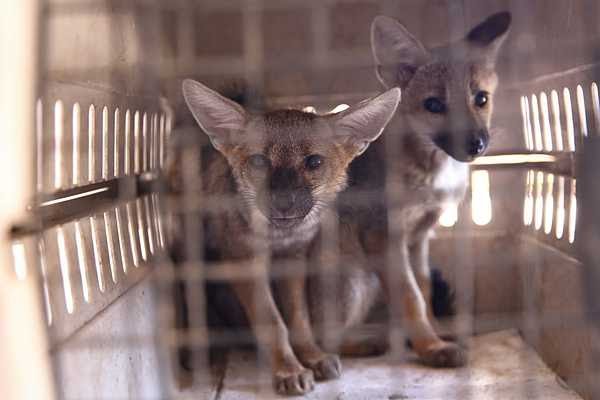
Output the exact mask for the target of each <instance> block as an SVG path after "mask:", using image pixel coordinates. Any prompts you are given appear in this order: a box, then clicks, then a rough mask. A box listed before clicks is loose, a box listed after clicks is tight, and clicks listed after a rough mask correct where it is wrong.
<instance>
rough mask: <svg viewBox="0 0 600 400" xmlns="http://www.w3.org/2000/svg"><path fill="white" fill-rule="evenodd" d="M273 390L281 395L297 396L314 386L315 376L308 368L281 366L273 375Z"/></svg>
mask: <svg viewBox="0 0 600 400" xmlns="http://www.w3.org/2000/svg"><path fill="white" fill-rule="evenodd" d="M273 385H274V386H275V391H276V392H277V393H279V394H282V395H288V396H299V395H303V394H306V393H308V392H311V391H312V390H313V389H314V388H315V378H314V375H313V372H312V371H311V370H310V369H306V368H302V367H281V368H279V370H277V371H275V376H274V377H273Z"/></svg>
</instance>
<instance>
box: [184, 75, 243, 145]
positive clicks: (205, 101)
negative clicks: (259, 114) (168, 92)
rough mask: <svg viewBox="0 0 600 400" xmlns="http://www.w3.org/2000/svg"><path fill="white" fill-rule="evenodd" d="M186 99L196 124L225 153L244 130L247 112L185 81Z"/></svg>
mask: <svg viewBox="0 0 600 400" xmlns="http://www.w3.org/2000/svg"><path fill="white" fill-rule="evenodd" d="M183 97H184V99H185V102H186V103H187V105H188V107H189V109H190V111H191V112H192V114H193V115H194V118H195V119H196V122H198V125H200V128H202V129H203V130H204V131H205V132H206V133H207V134H208V137H209V138H210V141H211V142H212V144H213V146H215V148H216V149H217V150H219V151H223V150H225V149H226V148H227V147H228V146H229V145H231V144H232V142H233V141H234V140H235V135H236V134H239V133H240V132H241V131H242V130H243V129H244V125H245V123H246V112H245V111H244V109H243V108H242V107H241V106H240V105H239V104H237V103H235V102H233V101H231V100H229V99H227V98H225V97H223V96H221V95H220V94H218V93H217V92H215V91H214V90H211V89H209V88H208V87H206V86H204V85H203V84H201V83H199V82H196V81H193V80H191V79H186V80H184V81H183Z"/></svg>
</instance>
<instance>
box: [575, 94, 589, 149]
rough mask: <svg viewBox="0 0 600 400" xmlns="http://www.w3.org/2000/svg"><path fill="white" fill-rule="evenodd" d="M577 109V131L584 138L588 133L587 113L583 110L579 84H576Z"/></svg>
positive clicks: (582, 95)
mask: <svg viewBox="0 0 600 400" xmlns="http://www.w3.org/2000/svg"><path fill="white" fill-rule="evenodd" d="M577 111H578V113H579V132H580V134H581V138H584V137H587V135H588V126H587V115H586V111H585V97H584V94H583V88H582V87H581V85H577Z"/></svg>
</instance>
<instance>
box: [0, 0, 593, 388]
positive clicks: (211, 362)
mask: <svg viewBox="0 0 600 400" xmlns="http://www.w3.org/2000/svg"><path fill="white" fill-rule="evenodd" d="M0 7H1V8H2V10H3V12H2V13H1V14H0V21H1V23H0V29H1V31H2V34H1V35H0V50H1V51H2V54H3V56H4V57H3V62H2V64H1V65H0V82H1V85H0V87H1V88H2V91H1V97H0V108H1V110H2V113H1V117H0V127H1V132H2V136H1V137H2V148H3V149H4V152H3V157H2V159H3V161H2V163H3V164H2V165H3V167H2V168H1V169H0V177H1V179H2V182H3V185H2V189H1V190H2V195H1V198H2V203H1V205H0V216H1V217H0V222H1V223H2V228H3V229H4V231H3V232H4V235H3V239H2V241H1V244H2V247H1V253H0V254H1V255H2V266H1V268H0V271H1V272H0V321H1V322H0V364H1V365H3V369H2V371H1V372H0V393H1V396H0V397H2V398H3V399H26V398H31V399H53V398H57V399H126V398H127V399H159V398H160V399H163V398H169V399H188V398H189V399H192V398H193V399H222V400H224V399H267V398H279V397H281V395H279V394H277V393H276V391H275V390H274V387H273V383H272V375H271V370H270V368H269V359H268V357H267V356H266V355H265V354H263V353H262V352H261V351H257V349H256V346H255V340H254V335H253V334H252V332H251V330H250V328H249V327H248V326H247V325H243V324H242V325H239V326H238V325H236V326H232V325H229V324H221V323H220V322H221V321H222V320H223V319H227V318H224V316H223V315H222V313H223V312H224V311H223V308H222V307H219V304H218V303H219V299H220V297H219V296H221V294H222V293H221V291H220V290H221V289H222V287H223V286H226V283H227V282H228V281H232V280H236V279H238V280H241V279H251V278H252V274H256V273H258V272H257V271H259V270H261V268H263V267H264V266H265V265H262V264H261V260H263V259H262V258H260V257H257V258H256V260H258V261H256V260H255V261H254V262H252V263H248V265H246V268H243V267H242V266H240V265H230V264H231V263H227V262H222V263H219V262H214V261H207V260H206V257H204V254H203V251H204V245H203V241H204V240H205V239H206V238H205V234H206V235H209V234H210V232H207V231H205V227H206V226H205V224H203V222H202V218H201V216H202V215H203V214H202V213H203V212H208V211H207V210H213V209H215V210H216V209H219V207H220V208H221V209H222V208H227V207H229V205H228V204H230V203H227V199H223V200H222V202H221V200H220V199H216V200H215V199H212V201H211V199H207V198H205V197H204V196H203V195H202V191H200V190H199V189H198V188H199V187H201V185H202V184H203V183H202V177H201V174H198V173H197V172H198V171H200V170H201V169H202V165H203V164H202V163H201V160H200V156H201V153H202V151H203V150H202V146H204V144H207V143H208V141H207V140H206V135H205V134H204V133H203V132H202V130H201V129H200V128H199V127H198V125H197V124H196V122H195V121H194V118H193V116H192V114H191V113H190V111H189V109H188V107H187V105H186V103H185V101H184V97H183V96H182V81H183V80H184V79H189V78H191V79H194V80H196V81H198V82H202V83H203V84H205V85H207V86H208V87H210V88H212V89H214V90H216V91H218V92H221V93H222V94H223V95H226V96H233V97H232V98H233V99H234V100H237V101H240V102H243V103H244V106H245V107H247V108H249V109H277V108H293V109H298V110H304V111H306V112H313V113H318V114H326V113H337V112H343V111H344V110H346V109H347V108H348V106H349V105H350V106H352V105H353V104H356V103H358V102H360V101H362V100H363V99H367V98H371V97H373V96H375V95H377V94H379V93H381V92H383V88H382V86H381V84H380V83H379V81H378V79H377V76H376V73H375V61H374V58H373V54H372V50H371V24H372V21H373V20H374V19H375V17H377V16H379V15H384V16H388V17H392V18H394V19H396V20H398V21H400V22H401V23H402V24H403V25H404V26H405V27H406V29H407V30H408V31H409V32H410V33H411V34H412V35H413V36H414V37H415V38H417V39H418V40H419V41H420V42H422V43H423V44H424V46H425V47H426V48H427V49H430V48H435V47H436V46H441V45H444V44H447V43H449V42H452V41H458V40H461V39H462V38H463V37H465V35H466V34H467V32H469V30H470V29H472V28H473V27H475V26H476V25H477V24H479V23H480V22H481V21H484V20H485V19H486V18H488V17H489V16H490V15H492V14H494V13H498V12H502V11H509V12H510V13H511V15H512V22H511V25H510V31H509V33H508V36H507V38H506V40H505V42H504V43H503V45H502V47H501V49H500V50H499V53H498V56H497V60H496V70H497V72H498V77H499V83H498V88H497V90H496V93H495V94H494V103H495V104H494V112H493V115H492V122H491V128H490V133H491V143H490V148H489V150H488V151H487V153H486V154H485V155H484V156H481V157H478V158H476V159H475V160H474V161H473V162H472V163H471V165H470V171H469V182H470V185H469V188H468V189H467V192H466V195H465V197H464V199H463V201H462V202H461V203H460V204H458V205H455V206H452V205H451V206H449V207H447V208H445V210H444V212H443V214H442V215H441V217H440V219H439V223H438V224H437V226H436V228H435V236H434V237H433V238H432V239H431V242H430V243H431V244H430V260H431V264H432V266H434V267H435V268H436V269H438V270H439V271H440V273H441V276H442V277H443V279H444V280H445V282H446V285H447V286H445V288H446V289H448V290H449V293H450V294H448V296H447V298H446V300H447V301H448V302H452V304H453V307H452V308H454V312H453V313H452V315H451V316H447V317H445V318H441V319H440V321H439V326H436V329H437V330H438V332H439V333H451V334H453V335H454V336H456V337H457V340H458V342H459V343H461V346H464V347H465V348H466V354H467V357H468V361H467V364H466V366H464V367H460V368H432V367H428V366H425V365H423V363H422V362H421V361H419V359H418V357H417V356H416V355H415V353H414V352H413V351H412V350H411V346H410V345H409V344H407V343H406V342H407V340H406V339H407V337H406V330H405V329H403V324H402V322H403V320H402V319H401V320H400V321H399V322H398V321H395V320H394V319H392V320H390V319H389V318H387V314H388V313H387V312H386V308H385V307H384V306H383V305H378V306H376V307H375V309H374V310H373V312H372V314H373V315H371V318H370V319H369V322H368V323H365V324H363V325H362V328H364V330H365V331H373V330H376V331H380V330H385V331H386V332H387V330H388V328H389V335H390V340H391V345H390V346H391V349H390V351H388V352H387V353H386V354H384V355H380V356H372V357H365V358H345V357H342V359H341V363H342V366H343V367H342V372H341V377H340V378H339V379H335V380H331V381H326V382H317V383H316V385H315V389H314V391H311V392H309V393H307V394H305V397H307V398H310V399H390V400H391V399H461V400H462V399H478V400H481V399H500V398H510V399H590V400H591V399H597V398H600V385H599V383H598V379H597V378H596V376H597V374H598V373H599V372H600V353H599V351H600V347H599V346H600V337H599V336H598V328H599V321H600V317H599V315H598V312H597V310H596V308H597V306H598V299H597V297H596V296H597V293H598V289H599V288H600V273H599V272H598V271H599V267H600V246H599V245H598V243H600V242H599V240H600V214H599V213H598V205H599V204H600V189H599V188H600V186H599V185H597V184H596V178H595V176H596V173H597V171H598V169H599V165H600V163H599V160H600V137H599V136H600V96H599V90H598V84H600V24H598V23H597V21H598V19H599V18H600V2H597V1H593V0H589V1H586V0H582V1H576V0H544V1H541V0H540V1H522V0H485V1H482V0H462V1H455V0H382V1H373V0H327V1H318V0H314V1H310V0H202V1H193V0H177V1H155V0H121V1H111V0H5V1H4V2H3V3H2V6H0ZM409 100H410V99H407V98H406V97H405V96H404V91H403V93H402V98H401V100H400V104H402V103H403V102H406V101H409ZM340 115H341V114H340ZM388 134H389V135H388ZM388 136H390V137H391V136H393V132H391V131H390V132H387V131H386V130H384V133H383V134H382V137H385V138H387V137H388ZM378 140H380V139H378ZM387 154H388V155H390V156H392V158H393V155H394V154H395V153H394V150H393V149H392V150H389V151H388V152H387ZM397 162H400V163H401V162H402V160H397ZM172 168H176V169H178V171H179V172H180V175H181V177H182V178H181V181H180V182H178V184H179V185H180V187H179V189H180V190H177V191H174V190H173V189H172V186H173V182H172V176H171V173H172ZM390 187H391V188H392V189H391V190H389V191H388V192H386V196H388V197H386V198H387V199H394V196H395V194H394V193H393V185H392V186H390ZM390 215H391V214H390ZM389 218H390V219H389V220H388V222H389V225H390V226H391V227H392V228H390V229H392V230H393V227H394V219H393V218H392V217H391V216H390V217H389ZM181 221H185V224H184V226H185V229H183V231H184V232H183V234H182V232H181V226H182V225H181ZM329 222H331V221H329ZM329 222H328V223H329ZM328 223H324V224H323V227H322V229H321V234H320V236H319V238H318V240H319V241H320V244H321V246H322V247H323V248H324V249H325V251H328V253H327V254H333V257H336V259H338V260H339V259H342V260H343V257H344V256H347V255H346V254H344V253H343V251H342V252H340V251H338V247H337V244H336V243H337V242H336V240H337V238H338V236H337V235H338V233H337V232H336V230H335V225H336V224H335V223H333V224H329V225H328ZM178 229H179V230H178ZM176 239H179V241H178V240H176ZM174 243H176V244H177V246H178V252H179V253H183V254H185V255H186V256H185V257H184V258H183V261H179V260H177V259H176V258H177V257H175V258H174V250H173V247H174V246H175V244H174ZM257 251H258V252H260V249H259V250H257ZM367 261H369V258H368V257H367ZM234 264H235V263H234ZM238 264H242V263H238ZM334 264H335V263H334ZM336 265H337V264H336ZM336 265H333V267H335V266H336ZM339 268H340V269H342V268H343V263H339ZM289 270H290V271H291V272H290V273H293V268H291V267H290V268H289ZM332 271H333V272H332ZM320 272H321V271H320ZM320 272H319V273H320ZM326 273H331V274H336V273H339V271H338V270H336V268H333V269H332V270H328V272H327V271H326V272H325V273H324V275H326ZM442 283H443V282H442ZM442 286H443V284H442ZM182 294H183V295H182ZM393 294H394V293H393V292H392V293H390V296H392V295H393ZM392 297H393V296H392ZM308 300H309V301H310V299H308ZM427 300H429V299H427ZM323 307H324V310H325V311H324V312H325V313H327V312H328V311H327V309H328V304H327V302H325V304H323ZM182 309H184V310H185V316H184V317H181V315H182V314H181V312H182ZM232 312H233V311H232ZM333 313H334V314H335V310H334V311H333ZM328 315H330V316H331V315H332V314H331V311H330V312H329V314H328ZM225 317H227V316H225ZM333 317H334V318H333V319H336V318H335V315H333ZM182 318H183V319H182ZM327 326H329V325H327ZM267 328H268V327H267ZM329 329H332V330H335V329H337V328H336V325H335V324H333V325H331V326H329ZM182 349H183V350H182Z"/></svg>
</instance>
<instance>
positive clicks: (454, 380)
mask: <svg viewBox="0 0 600 400" xmlns="http://www.w3.org/2000/svg"><path fill="white" fill-rule="evenodd" d="M469 357H470V363H469V366H468V367H467V368H462V369H458V370H449V369H448V370H441V369H431V368H426V367H423V366H421V365H419V364H418V363H417V362H416V360H415V358H411V360H409V361H408V362H403V363H393V362H391V360H390V359H389V358H388V357H378V358H368V359H353V360H343V368H344V371H343V376H342V379H340V380H337V381H331V382H327V383H320V384H318V385H317V387H316V389H315V391H314V392H312V393H310V394H309V395H307V396H305V397H304V398H306V399H327V400H330V399H335V400H359V399H360V400H363V399H364V400H372V399H385V400H398V399H419V400H434V399H435V400H438V399H439V400H448V399H460V400H465V399H476V400H488V399H489V400H498V399H510V400H520V399H523V400H525V399H553V400H572V399H581V398H580V397H579V396H578V395H577V394H576V393H575V392H573V391H572V390H570V389H569V388H568V387H567V386H566V385H565V384H564V382H562V380H560V378H558V377H557V376H556V375H555V374H554V373H552V372H551V371H550V369H549V368H548V367H547V366H546V365H545V364H544V363H543V362H542V361H541V359H540V358H539V357H538V356H537V354H536V353H535V352H534V351H533V350H532V349H531V348H530V347H529V346H527V345H526V344H525V343H524V342H523V340H522V339H521V338H520V336H519V335H518V333H516V332H515V331H510V330H509V331H501V332H495V333H490V334H485V335H482V336H478V337H475V338H473V339H472V340H471V341H470V343H469ZM255 360H256V355H255V354H252V353H244V352H239V353H234V354H232V355H230V357H229V362H228V366H227V368H226V371H225V375H224V378H223V381H222V383H221V385H220V388H219V389H218V390H217V393H214V395H215V397H214V398H217V399H219V400H246V399H248V400H249V399H261V400H263V399H264V400H268V399H280V398H281V397H279V396H277V395H275V394H274V393H273V391H272V389H271V377H270V376H269V374H268V373H265V372H264V371H263V372H261V371H258V369H257V368H256V366H255ZM192 392H193V390H192V391H190V392H188V393H187V394H189V395H192ZM180 394H183V393H180ZM185 397H187V396H185Z"/></svg>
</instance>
